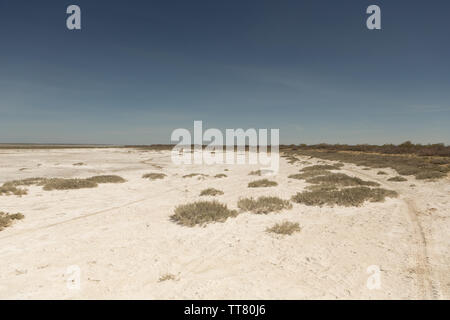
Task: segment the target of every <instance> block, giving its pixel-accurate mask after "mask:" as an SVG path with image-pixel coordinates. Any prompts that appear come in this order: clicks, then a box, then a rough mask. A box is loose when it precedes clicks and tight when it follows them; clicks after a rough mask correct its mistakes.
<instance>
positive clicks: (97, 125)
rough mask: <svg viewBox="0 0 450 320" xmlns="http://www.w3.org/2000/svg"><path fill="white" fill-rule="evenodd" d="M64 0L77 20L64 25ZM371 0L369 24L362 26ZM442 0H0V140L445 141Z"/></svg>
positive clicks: (449, 123)
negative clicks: (231, 132) (222, 134)
mask: <svg viewBox="0 0 450 320" xmlns="http://www.w3.org/2000/svg"><path fill="white" fill-rule="evenodd" d="M70 4H77V5H79V6H80V7H81V11H82V30H81V31H69V30H67V28H66V17H67V15H66V13H65V11H66V8H67V6H68V5H70ZM371 4H377V5H379V6H380V7H381V15H382V30H374V31H370V30H368V29H367V28H366V24H365V21H366V18H367V16H368V15H366V14H365V10H366V8H367V7H368V6H369V5H371ZM449 12H450V2H449V1H438V0H435V1H406V0H405V1H403V0H397V1H364V0H343V1H331V0H329V1H322V0H315V1H312V0H311V1H301V0H296V1H273V0H272V1H264V0H241V1H235V0H227V1H206V0H205V1H197V0H190V1H171V0H164V1H163V0H161V1H144V0H142V1H139V0H130V1H103V0H96V1H81V0H72V1H62V0H54V1H47V0H43V1H23V0H0V41H1V42H0V142H24V143H28V142H30V143H111V144H152V143H169V142H170V134H171V132H172V131H173V130H174V129H176V128H187V129H190V130H192V127H193V121H194V120H203V122H204V127H206V128H208V127H209V128H211V127H214V128H220V129H225V128H244V129H245V128H279V129H280V138H281V142H282V143H296V144H298V143H319V142H328V143H377V144H379V143H400V142H403V141H405V140H412V141H413V142H420V143H435V142H444V143H446V144H450V41H449V35H450V20H449V19H450V18H448V16H449Z"/></svg>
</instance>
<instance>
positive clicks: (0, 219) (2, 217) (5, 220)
mask: <svg viewBox="0 0 450 320" xmlns="http://www.w3.org/2000/svg"><path fill="white" fill-rule="evenodd" d="M24 217H25V216H24V215H23V214H21V213H13V214H11V213H6V212H0V231H1V230H3V229H5V228H6V227H9V226H10V225H11V224H12V223H13V222H14V220H22V219H23V218H24Z"/></svg>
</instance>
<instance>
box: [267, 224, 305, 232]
mask: <svg viewBox="0 0 450 320" xmlns="http://www.w3.org/2000/svg"><path fill="white" fill-rule="evenodd" d="M266 231H267V232H272V233H276V234H283V235H291V234H293V233H294V232H300V231H301V228H300V225H299V224H298V223H297V222H289V221H284V222H281V223H277V224H275V225H273V226H272V227H271V228H267V229H266Z"/></svg>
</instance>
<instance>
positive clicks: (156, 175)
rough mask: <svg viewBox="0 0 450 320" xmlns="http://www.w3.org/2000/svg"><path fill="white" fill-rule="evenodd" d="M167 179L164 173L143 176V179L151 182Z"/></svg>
mask: <svg viewBox="0 0 450 320" xmlns="http://www.w3.org/2000/svg"><path fill="white" fill-rule="evenodd" d="M165 177H166V175H165V174H164V173H146V174H144V175H143V176H142V178H144V179H150V180H157V179H164V178H165Z"/></svg>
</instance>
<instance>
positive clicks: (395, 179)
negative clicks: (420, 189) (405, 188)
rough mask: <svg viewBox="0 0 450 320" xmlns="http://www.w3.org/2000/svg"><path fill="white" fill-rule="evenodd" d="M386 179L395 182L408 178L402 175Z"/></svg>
mask: <svg viewBox="0 0 450 320" xmlns="http://www.w3.org/2000/svg"><path fill="white" fill-rule="evenodd" d="M387 180H388V181H395V182H403V181H408V179H406V178H403V177H402V176H396V177H392V178H389V179H387Z"/></svg>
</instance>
